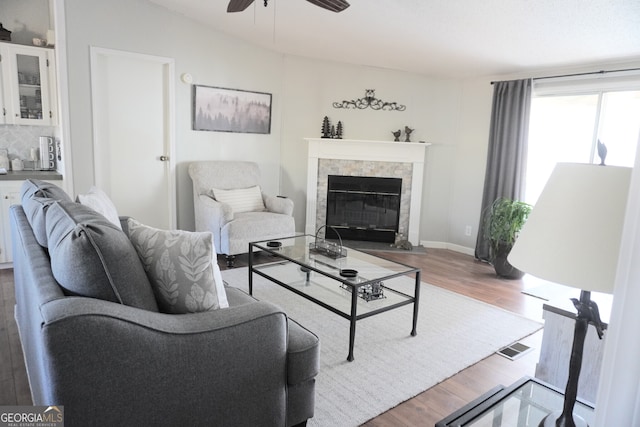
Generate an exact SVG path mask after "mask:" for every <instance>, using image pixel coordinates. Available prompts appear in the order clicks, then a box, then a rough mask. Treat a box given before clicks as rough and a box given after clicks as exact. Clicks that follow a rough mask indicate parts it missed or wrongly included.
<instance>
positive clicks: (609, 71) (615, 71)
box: [491, 68, 640, 84]
mask: <svg viewBox="0 0 640 427" xmlns="http://www.w3.org/2000/svg"><path fill="white" fill-rule="evenodd" d="M622 71H640V68H624V69H620V70H600V71H589V72H585V73H574V74H559V75H556V76H545V77H533V78H532V79H531V80H544V79H556V78H559V77H578V76H588V75H591V74H606V73H619V72H622ZM494 83H498V82H496V81H493V82H491V84H494Z"/></svg>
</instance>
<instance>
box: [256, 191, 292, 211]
mask: <svg viewBox="0 0 640 427" xmlns="http://www.w3.org/2000/svg"><path fill="white" fill-rule="evenodd" d="M262 199H263V200H264V205H265V207H266V208H267V210H268V211H269V212H273V213H280V214H284V215H287V216H291V215H293V200H291V199H289V198H286V197H278V196H268V195H265V194H263V195H262Z"/></svg>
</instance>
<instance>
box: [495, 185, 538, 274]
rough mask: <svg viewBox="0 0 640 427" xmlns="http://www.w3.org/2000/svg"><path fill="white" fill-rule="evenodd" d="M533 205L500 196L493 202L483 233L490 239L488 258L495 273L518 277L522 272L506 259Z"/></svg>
mask: <svg viewBox="0 0 640 427" xmlns="http://www.w3.org/2000/svg"><path fill="white" fill-rule="evenodd" d="M532 208H533V207H532V206H531V205H530V204H528V203H525V202H521V201H518V200H512V199H509V198H506V197H502V198H499V199H497V200H496V201H494V202H493V204H492V205H491V207H490V209H489V213H488V215H487V217H486V223H485V235H486V236H487V237H488V238H489V241H490V248H491V249H490V258H491V259H490V260H491V263H492V264H493V268H494V269H495V270H496V274H497V275H498V276H500V277H504V278H506V279H520V278H522V276H523V275H524V272H522V271H520V270H518V269H517V268H515V267H514V266H512V265H511V264H509V261H507V256H508V255H509V252H511V248H512V247H513V244H514V243H515V241H516V239H517V238H518V233H519V232H520V230H521V229H522V226H523V225H524V223H525V222H526V221H527V218H528V217H529V214H530V213H531V209H532Z"/></svg>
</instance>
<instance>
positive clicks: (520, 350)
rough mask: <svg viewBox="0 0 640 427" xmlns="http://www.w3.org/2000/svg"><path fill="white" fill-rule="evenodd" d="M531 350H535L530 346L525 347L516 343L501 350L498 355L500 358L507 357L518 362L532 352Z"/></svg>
mask: <svg viewBox="0 0 640 427" xmlns="http://www.w3.org/2000/svg"><path fill="white" fill-rule="evenodd" d="M531 350H533V349H532V348H531V347H529V346H528V345H524V344H522V343H520V342H516V343H513V344H511V345H508V346H506V347H503V348H501V349H500V350H498V351H497V352H496V353H498V354H499V355H500V356H503V357H506V358H507V359H510V360H516V359H518V358H520V357H522V356H524V355H525V354H526V353H528V352H530V351H531Z"/></svg>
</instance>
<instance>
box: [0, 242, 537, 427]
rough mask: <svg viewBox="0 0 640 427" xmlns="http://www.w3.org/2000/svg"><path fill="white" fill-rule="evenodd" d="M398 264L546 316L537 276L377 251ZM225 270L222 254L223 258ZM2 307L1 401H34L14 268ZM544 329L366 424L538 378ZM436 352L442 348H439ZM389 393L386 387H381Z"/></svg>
mask: <svg viewBox="0 0 640 427" xmlns="http://www.w3.org/2000/svg"><path fill="white" fill-rule="evenodd" d="M372 253H373V254H374V255H378V256H384V257H386V258H389V259H392V260H394V261H397V262H401V263H404V264H408V265H413V266H416V267H420V268H421V269H422V281H424V282H428V283H430V284H432V285H436V286H440V287H442V288H445V289H449V290H451V291H453V292H457V293H460V294H463V295H466V296H469V297H471V298H475V299H478V300H481V301H484V302H486V303H489V304H492V305H495V306H498V307H501V308H503V309H505V310H508V311H511V312H514V313H518V314H521V315H523V316H526V317H528V318H532V319H535V320H542V304H543V301H542V300H540V299H538V298H534V297H531V296H528V295H525V294H522V293H521V291H522V290H523V289H524V288H525V287H530V286H533V285H534V284H535V282H536V281H535V279H533V278H530V277H529V276H525V278H524V279H523V280H504V279H499V278H497V277H496V275H495V273H494V272H493V268H492V267H491V266H489V265H487V264H485V263H481V262H478V261H475V260H474V259H473V257H471V256H468V255H464V254H460V253H457V252H453V251H449V250H445V249H428V250H427V252H426V253H425V254H420V253H414V252H372ZM218 261H219V262H218V263H219V265H220V266H221V267H220V268H221V269H223V270H224V269H226V267H225V265H226V264H225V262H224V259H223V258H220V259H219V260H218ZM236 266H237V267H242V266H246V256H239V257H238V258H237V259H236ZM0 283H1V288H2V289H1V290H0V291H1V293H0V297H1V298H2V305H1V306H0V309H1V310H2V313H0V315H1V316H0V405H29V404H31V398H30V394H29V387H28V383H27V378H26V373H25V368H24V361H23V358H22V351H21V347H20V341H19V337H18V332H17V327H16V324H15V320H14V317H13V306H14V304H15V297H14V285H13V271H12V270H0ZM541 339H542V332H541V331H540V332H537V333H535V334H533V335H531V336H530V337H527V338H526V339H523V340H522V342H523V343H525V344H527V345H529V346H531V347H533V348H534V350H533V351H531V352H529V353H527V354H526V355H524V356H522V357H521V358H519V359H517V360H515V361H510V360H509V359H506V358H504V357H502V356H499V355H495V354H494V355H492V356H490V357H488V358H486V359H484V360H482V361H481V362H479V363H477V364H475V365H473V366H471V367H469V368H467V369H465V370H463V371H461V372H459V373H458V374H456V375H454V376H453V377H451V378H449V379H447V380H445V381H443V382H442V383H440V384H438V385H436V386H434V387H432V388H431V389H429V390H426V391H425V392H423V393H421V394H419V395H417V396H416V397H414V398H413V399H410V400H408V401H406V402H404V403H402V404H400V405H398V406H397V407H395V408H393V409H391V410H389V411H387V412H385V413H383V414H381V415H379V416H378V417H376V418H374V419H372V420H370V421H368V422H367V423H365V424H364V426H365V427H381V426H385V427H389V426H394V427H395V426H433V425H434V424H435V423H436V422H437V421H439V420H440V419H442V418H444V417H445V416H446V415H448V414H449V413H451V412H453V411H454V410H456V409H458V408H459V407H461V406H463V405H465V404H466V403H468V402H469V401H471V400H473V399H475V398H477V397H478V396H480V395H481V394H483V393H484V392H486V391H488V390H490V389H491V388H493V387H495V386H496V385H498V384H504V385H509V384H511V383H513V382H514V381H516V380H517V379H519V378H520V377H522V376H524V375H530V376H533V375H534V372H535V364H536V362H537V360H538V355H539V348H540V342H541ZM434 351H437V349H434ZM381 392H384V390H381Z"/></svg>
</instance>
